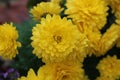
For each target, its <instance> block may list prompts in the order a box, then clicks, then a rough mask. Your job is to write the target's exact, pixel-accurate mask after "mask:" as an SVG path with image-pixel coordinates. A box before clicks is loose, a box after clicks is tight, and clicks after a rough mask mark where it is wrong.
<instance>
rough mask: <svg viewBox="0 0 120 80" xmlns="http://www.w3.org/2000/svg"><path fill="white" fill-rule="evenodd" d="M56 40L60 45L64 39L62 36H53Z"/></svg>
mask: <svg viewBox="0 0 120 80" xmlns="http://www.w3.org/2000/svg"><path fill="white" fill-rule="evenodd" d="M53 38H54V40H55V41H56V42H57V43H60V42H61V41H62V37H61V36H53Z"/></svg>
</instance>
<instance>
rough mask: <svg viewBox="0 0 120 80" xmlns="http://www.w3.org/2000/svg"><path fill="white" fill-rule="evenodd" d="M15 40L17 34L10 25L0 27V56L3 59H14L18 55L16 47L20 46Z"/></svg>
mask: <svg viewBox="0 0 120 80" xmlns="http://www.w3.org/2000/svg"><path fill="white" fill-rule="evenodd" d="M17 39H18V32H17V30H16V28H15V27H14V26H13V24H12V23H11V24H7V23H5V24H3V25H0V56H2V57H3V58H4V59H12V58H14V57H15V56H16V54H18V51H17V47H20V46H21V43H20V42H18V41H16V40H17Z"/></svg>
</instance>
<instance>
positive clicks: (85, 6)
mask: <svg viewBox="0 0 120 80" xmlns="http://www.w3.org/2000/svg"><path fill="white" fill-rule="evenodd" d="M66 7H67V9H66V11H65V14H67V15H68V17H69V18H72V19H73V21H74V23H84V24H86V25H88V26H90V27H94V28H98V29H101V28H102V27H103V26H104V25H105V24H106V16H107V10H108V7H107V5H106V4H105V1H104V0H92V1H91V0H77V1H76V0H67V3H66Z"/></svg>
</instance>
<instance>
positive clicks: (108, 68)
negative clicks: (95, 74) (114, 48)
mask: <svg viewBox="0 0 120 80" xmlns="http://www.w3.org/2000/svg"><path fill="white" fill-rule="evenodd" d="M97 69H98V70H99V72H100V76H101V77H108V78H109V79H111V80H117V79H120V71H119V69H120V60H119V59H117V57H116V56H113V57H110V56H107V57H106V58H104V59H103V60H101V61H100V63H99V64H98V66H97Z"/></svg>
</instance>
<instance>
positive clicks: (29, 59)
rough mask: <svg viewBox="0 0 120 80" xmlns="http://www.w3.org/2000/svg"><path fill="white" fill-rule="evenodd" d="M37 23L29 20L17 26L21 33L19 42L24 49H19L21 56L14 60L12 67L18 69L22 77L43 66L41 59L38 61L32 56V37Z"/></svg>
mask: <svg viewBox="0 0 120 80" xmlns="http://www.w3.org/2000/svg"><path fill="white" fill-rule="evenodd" d="M35 24H36V22H35V21H33V20H29V21H26V22H23V23H22V24H15V26H16V28H17V30H18V32H19V39H18V40H19V41H20V42H21V44H22V47H21V48H19V54H18V55H17V56H16V58H15V59H14V60H13V64H12V65H11V66H12V67H14V68H16V69H17V70H18V71H19V72H20V75H24V76H25V75H26V74H27V71H28V70H29V69H30V68H33V69H34V70H35V71H37V69H38V68H39V67H40V66H41V65H43V63H42V61H41V59H38V58H37V57H36V56H35V55H34V54H32V51H33V48H32V46H31V40H30V37H31V36H32V28H33V26H35Z"/></svg>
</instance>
